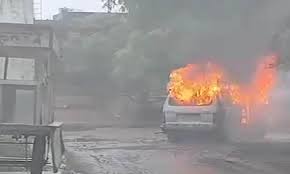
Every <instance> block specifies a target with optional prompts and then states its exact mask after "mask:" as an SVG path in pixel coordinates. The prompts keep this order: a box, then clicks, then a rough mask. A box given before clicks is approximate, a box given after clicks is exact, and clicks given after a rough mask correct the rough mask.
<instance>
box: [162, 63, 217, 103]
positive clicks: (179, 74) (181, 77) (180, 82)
mask: <svg viewBox="0 0 290 174" xmlns="http://www.w3.org/2000/svg"><path fill="white" fill-rule="evenodd" d="M222 77H223V73H222V71H220V70H219V68H217V66H214V65H212V64H210V63H208V64H207V65H206V66H198V65H194V64H189V65H187V66H185V67H183V68H180V69H177V70H174V71H173V72H172V73H171V74H170V82H169V84H168V88H167V89H168V92H169V95H170V96H171V97H172V98H173V99H174V100H175V102H177V103H178V104H182V105H191V104H193V105H208V104H210V103H212V102H213V101H214V100H215V98H216V97H217V96H218V95H219V93H220V92H221V90H222V87H221V83H220V81H221V79H222Z"/></svg>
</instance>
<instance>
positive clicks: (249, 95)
mask: <svg viewBox="0 0 290 174" xmlns="http://www.w3.org/2000/svg"><path fill="white" fill-rule="evenodd" d="M276 65H277V56H275V55H271V56H267V57H265V58H264V59H263V61H262V62H261V63H260V64H259V65H258V66H257V69H256V74H255V76H254V79H253V82H252V84H250V85H249V86H246V87H245V88H241V87H240V86H238V85H234V84H231V85H230V89H229V90H228V92H229V95H230V96H231V98H232V101H233V103H234V104H239V105H242V106H247V105H260V104H268V100H269V95H270V92H271V90H272V89H273V88H274V86H275V84H276V76H277V72H276V67H275V66H276Z"/></svg>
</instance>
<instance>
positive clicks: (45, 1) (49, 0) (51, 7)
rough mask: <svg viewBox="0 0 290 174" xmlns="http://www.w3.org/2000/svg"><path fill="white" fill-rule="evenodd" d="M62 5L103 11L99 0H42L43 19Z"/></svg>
mask: <svg viewBox="0 0 290 174" xmlns="http://www.w3.org/2000/svg"><path fill="white" fill-rule="evenodd" d="M34 1H36V2H37V1H39V0H34ZM62 7H67V8H73V9H79V10H83V11H104V10H103V9H102V3H101V0H42V13H43V19H51V18H52V16H53V15H55V14H57V13H58V9H59V8H62Z"/></svg>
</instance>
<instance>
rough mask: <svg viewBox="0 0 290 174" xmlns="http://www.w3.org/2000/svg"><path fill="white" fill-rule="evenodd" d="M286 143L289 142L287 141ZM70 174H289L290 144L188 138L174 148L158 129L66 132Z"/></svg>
mask: <svg viewBox="0 0 290 174" xmlns="http://www.w3.org/2000/svg"><path fill="white" fill-rule="evenodd" d="M284 140H285V139H284ZM65 141H66V148H67V155H66V156H67V166H66V171H67V173H80V174H97V173H98V174H273V173H275V174H288V173H289V171H290V144H289V143H287V141H285V142H279V143H278V142H276V141H275V142H274V141H273V140H271V141H270V140H269V141H268V142H267V143H266V142H263V143H253V144H228V143H222V142H218V141H216V140H213V139H210V138H203V137H197V136H194V137H189V138H188V140H187V141H184V142H181V143H178V144H173V143H169V142H168V141H167V138H166V136H164V135H163V134H161V133H160V131H159V129H152V128H148V129H146V128H143V129H140V128H98V129H95V130H92V131H82V132H66V133H65Z"/></svg>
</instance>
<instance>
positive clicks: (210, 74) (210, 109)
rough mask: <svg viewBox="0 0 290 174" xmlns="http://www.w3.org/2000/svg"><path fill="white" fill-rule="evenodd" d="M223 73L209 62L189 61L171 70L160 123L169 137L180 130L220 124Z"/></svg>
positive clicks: (207, 129) (204, 128)
mask: <svg viewBox="0 0 290 174" xmlns="http://www.w3.org/2000/svg"><path fill="white" fill-rule="evenodd" d="M222 77H223V73H222V71H220V69H219V68H218V67H217V66H214V65H213V64H210V63H208V64H206V65H204V66H199V65H193V64H190V65H187V66H186V67H183V68H180V69H177V70H174V71H173V72H172V73H171V74H170V82H169V84H168V93H169V94H168V97H167V99H166V101H165V103H164V106H163V114H164V119H163V124H162V125H161V128H162V130H163V131H164V132H166V134H167V135H168V138H169V139H170V140H174V139H176V138H178V136H177V135H178V133H179V132H183V131H199V130H204V131H214V130H218V129H219V128H221V127H223V126H222V125H221V124H223V119H224V116H225V113H224V112H225V111H224V108H223V106H222V103H221V99H222V97H221V95H222ZM217 132H220V131H217Z"/></svg>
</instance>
